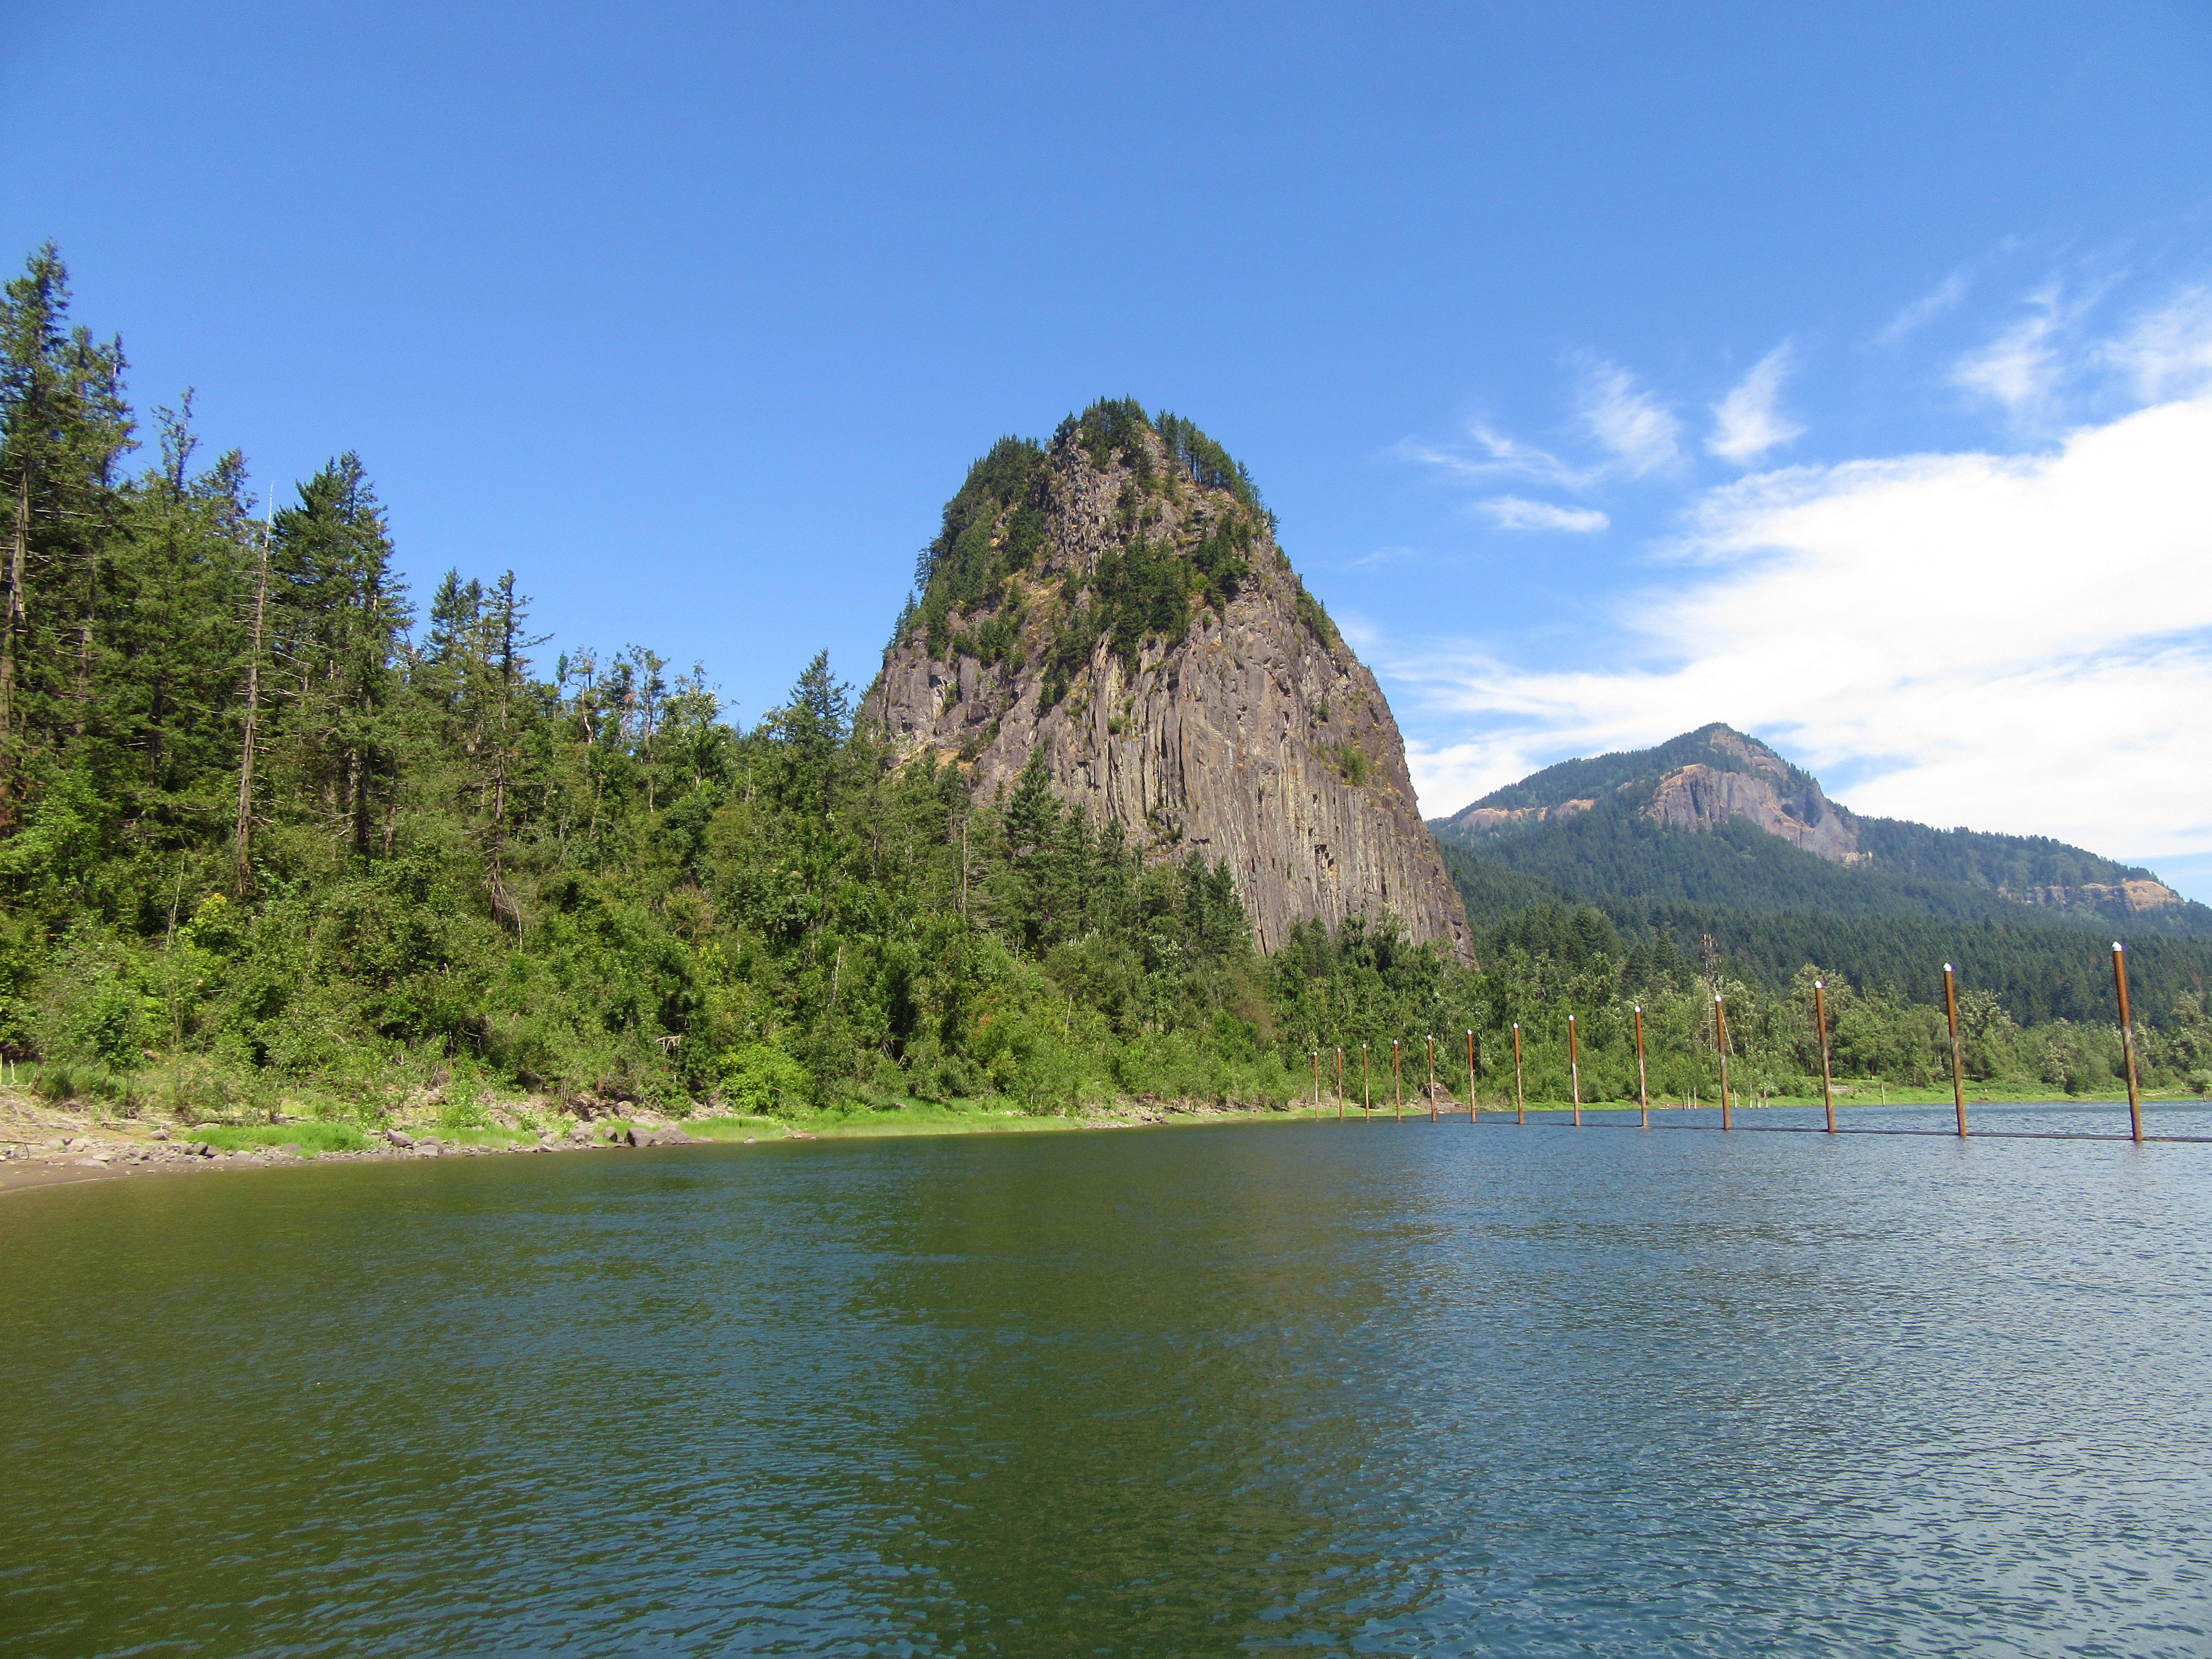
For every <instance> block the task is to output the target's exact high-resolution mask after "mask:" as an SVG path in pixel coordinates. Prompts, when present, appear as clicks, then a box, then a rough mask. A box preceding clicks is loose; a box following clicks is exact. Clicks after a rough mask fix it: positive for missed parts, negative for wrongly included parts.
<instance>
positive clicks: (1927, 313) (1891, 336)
mask: <svg viewBox="0 0 2212 1659" xmlns="http://www.w3.org/2000/svg"><path fill="white" fill-rule="evenodd" d="M1965 298H1966V272H1965V271H1963V270H1954V271H1953V272H1952V273H1951V274H1950V275H1949V276H1946V277H1945V278H1944V279H1943V280H1942V282H1940V283H1936V286H1935V287H1933V288H1931V289H1929V290H1928V292H1927V293H1925V294H1923V295H1921V296H1920V297H1919V298H1918V299H1917V300H1915V301H1913V302H1912V303H1911V305H1909V306H1907V307H1905V309H1904V310H1902V311H1900V312H1899V313H1897V315H1896V316H1894V317H1893V318H1891V319H1889V322H1888V325H1887V326H1886V327H1884V328H1883V330H1882V331H1881V333H1879V334H1877V335H1875V337H1874V343H1875V344H1876V345H1885V346H1889V345H1895V344H1896V343H1898V342H1899V340H1901V339H1903V338H1904V337H1905V336H1906V335H1908V334H1911V333H1913V332H1915V331H1917V330H1918V329H1920V328H1921V327H1922V326H1923V325H1926V324H1929V323H1932V322H1934V321H1935V320H1936V319H1937V318H1938V317H1941V316H1942V314H1943V313H1945V312H1947V311H1948V310H1950V309H1951V308H1952V307H1954V306H1955V305H1957V304H1958V303H1959V301H1961V300H1963V299H1965Z"/></svg>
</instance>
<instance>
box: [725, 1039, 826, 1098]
mask: <svg viewBox="0 0 2212 1659" xmlns="http://www.w3.org/2000/svg"><path fill="white" fill-rule="evenodd" d="M719 1059H720V1063H719V1067H718V1069H719V1070H720V1073H721V1081H720V1091H719V1092H720V1097H721V1101H722V1104H723V1105H724V1107H726V1109H729V1110H732V1111H735V1112H742V1113H751V1114H755V1115H760V1114H766V1113H776V1112H790V1111H795V1110H798V1109H799V1108H801V1107H804V1106H805V1105H806V1104H808V1103H810V1102H811V1100H812V1099H813V1097H814V1079H813V1078H812V1076H811V1074H810V1073H808V1072H807V1069H806V1068H805V1066H802V1065H800V1064H799V1062H798V1061H797V1060H793V1058H792V1057H791V1056H790V1055H789V1054H786V1053H784V1051H783V1050H782V1049H781V1048H772V1047H770V1046H769V1044H767V1043H764V1042H744V1043H739V1044H738V1045H737V1046H735V1047H734V1048H725V1049H724V1050H723V1051H722V1053H721V1054H720V1057H719Z"/></svg>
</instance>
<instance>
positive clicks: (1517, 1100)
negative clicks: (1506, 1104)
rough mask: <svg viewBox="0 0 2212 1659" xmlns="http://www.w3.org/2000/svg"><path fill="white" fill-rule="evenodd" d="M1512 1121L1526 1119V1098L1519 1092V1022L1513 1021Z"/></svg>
mask: <svg viewBox="0 0 2212 1659" xmlns="http://www.w3.org/2000/svg"><path fill="white" fill-rule="evenodd" d="M1513 1121H1515V1122H1516V1123H1526V1122H1527V1121H1528V1097H1527V1096H1526V1095H1524V1094H1522V1092H1521V1022H1520V1021H1519V1020H1517V1019H1516V1020H1515V1021H1514V1022H1513Z"/></svg>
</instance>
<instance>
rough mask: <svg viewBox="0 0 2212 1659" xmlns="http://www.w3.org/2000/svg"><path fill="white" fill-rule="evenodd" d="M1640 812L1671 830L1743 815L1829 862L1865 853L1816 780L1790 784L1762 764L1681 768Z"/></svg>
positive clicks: (1850, 822) (1850, 860)
mask: <svg viewBox="0 0 2212 1659" xmlns="http://www.w3.org/2000/svg"><path fill="white" fill-rule="evenodd" d="M1729 735H1731V736H1733V735H1734V733H1730V734H1729ZM1644 811H1645V813H1646V815H1647V816H1649V817H1650V819H1651V821H1652V822H1653V823H1657V824H1662V825H1664V826H1665V827H1667V828H1668V829H1706V830H1711V829H1718V828H1719V827H1720V826H1721V825H1722V824H1723V823H1728V822H1729V820H1730V819H1732V818H1742V819H1744V820H1746V821H1747V822H1748V823H1753V824H1755V825H1756V826H1758V827H1759V829H1764V830H1765V831H1766V833H1767V834H1768V835H1770V836H1780V837H1781V838H1782V839H1783V840H1784V841H1786V842H1790V844H1791V845H1792V846H1795V847H1801V848H1804V850H1805V851H1807V852H1808V853H1812V854H1816V855H1817V856H1819V857H1820V858H1824V859H1826V860H1828V861H1829V862H1830V863H1832V864H1856V863H1857V862H1859V861H1860V860H1862V859H1863V858H1864V857H1865V856H1866V855H1865V854H1863V853H1862V852H1861V851H1860V850H1859V832H1858V824H1857V820H1855V819H1854V818H1853V817H1851V815H1850V813H1848V812H1846V811H1844V810H1843V809H1842V808H1841V807H1839V806H1838V805H1836V804H1835V803H1834V802H1832V801H1831V800H1830V799H1828V798H1827V797H1826V795H1824V794H1822V793H1820V786H1819V785H1818V784H1799V785H1797V786H1796V787H1791V780H1790V778H1789V777H1788V776H1787V775H1786V774H1785V775H1783V776H1782V777H1780V778H1776V777H1773V776H1770V775H1766V774H1765V771H1764V769H1762V770H1761V771H1759V772H1723V771H1720V770H1718V769H1715V768H1713V767H1711V766H1703V765H1698V766H1685V767H1680V768H1678V769H1676V770H1674V771H1672V772H1669V773H1668V774H1666V775H1664V776H1662V778H1661V779H1660V780H1659V787H1658V788H1657V790H1656V792H1655V793H1653V795H1652V797H1651V804H1650V805H1649V806H1648V807H1646V808H1645V809H1644Z"/></svg>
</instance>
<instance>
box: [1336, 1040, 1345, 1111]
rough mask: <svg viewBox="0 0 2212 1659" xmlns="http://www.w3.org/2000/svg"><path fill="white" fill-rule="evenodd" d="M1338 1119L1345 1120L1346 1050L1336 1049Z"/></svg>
mask: <svg viewBox="0 0 2212 1659" xmlns="http://www.w3.org/2000/svg"><path fill="white" fill-rule="evenodd" d="M1336 1121H1338V1122H1339V1123H1341V1122H1343V1121H1344V1050H1343V1049H1342V1048H1338V1049H1337V1051H1336Z"/></svg>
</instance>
